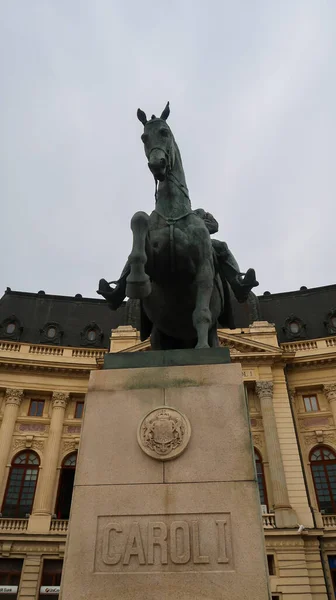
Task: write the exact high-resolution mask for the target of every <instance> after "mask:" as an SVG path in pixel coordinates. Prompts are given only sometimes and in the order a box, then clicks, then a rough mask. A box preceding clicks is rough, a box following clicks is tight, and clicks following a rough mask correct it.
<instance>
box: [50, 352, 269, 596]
mask: <svg viewBox="0 0 336 600" xmlns="http://www.w3.org/2000/svg"><path fill="white" fill-rule="evenodd" d="M219 351H220V349H219ZM188 352H189V351H188ZM190 352H191V354H192V353H194V354H197V351H194V350H193V351H190ZM151 354H152V353H151ZM153 354H156V353H153ZM213 355H214V353H213V351H209V354H208V355H205V360H206V359H207V358H208V362H209V360H210V359H211V357H212V356H213ZM126 356H127V355H125V361H126V363H127V360H132V361H133V367H132V368H126V369H122V368H120V362H119V363H118V367H119V368H118V369H113V368H112V369H110V370H103V371H97V372H93V373H92V374H91V378H90V384H89V392H88V394H87V398H86V406H85V416H84V425H83V432H82V438H81V444H80V450H79V457H78V466H77V473H76V481H75V489H74V495H73V501H72V510H71V519H70V528H69V536H68V543H67V550H66V557H65V563H64V570H63V579H62V585H61V596H60V597H61V599H62V600H89V599H90V600H91V599H92V598H94V599H95V600H123V599H124V600H157V599H158V598H159V599H160V600H169V599H173V598H174V600H176V599H177V598H178V599H181V600H182V599H183V600H197V599H199V600H201V599H202V600H224V599H225V598H230V600H245V599H246V600H247V599H248V600H268V599H269V598H270V595H269V590H268V577H267V566H266V560H265V550H264V538H263V530H262V521H261V512H260V501H259V495H258V489H257V484H256V480H255V471H254V464H253V458H252V446H251V439H250V433H249V427H248V415H247V408H246V402H245V396H244V389H243V384H242V375H241V367H240V365H230V364H211V365H209V364H203V365H202V364H197V365H192V364H189V365H188V366H155V367H148V366H143V367H142V368H136V367H135V366H134V364H136V358H135V357H134V356H133V357H132V359H127V358H126ZM217 356H219V355H217ZM109 360H110V366H112V363H113V359H112V358H111V356H110V358H109ZM117 360H118V361H120V360H121V357H120V355H119V357H118V359H117ZM141 360H143V358H142V359H141ZM197 360H198V362H199V357H198V359H197ZM111 361H112V363H111ZM190 362H192V357H191V359H190V361H189V363H190ZM214 362H218V361H217V360H215V361H214ZM156 364H158V363H156ZM170 364H174V361H173V363H170ZM175 364H176V363H175ZM177 364H178V363H177ZM156 409H159V410H156ZM170 409H172V410H170ZM141 424H142V425H141ZM189 424H190V439H189V438H188V436H189ZM188 439H189V441H188ZM140 444H141V446H142V447H141V446H140ZM148 452H149V454H151V456H149V455H148ZM179 452H181V453H180V454H179V455H177V454H178V453H179ZM156 455H157V458H153V457H152V456H156ZM173 456H174V458H172V457H173Z"/></svg>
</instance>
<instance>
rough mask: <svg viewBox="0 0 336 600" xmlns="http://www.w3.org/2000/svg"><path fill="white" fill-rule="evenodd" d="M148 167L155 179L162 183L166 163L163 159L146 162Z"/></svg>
mask: <svg viewBox="0 0 336 600" xmlns="http://www.w3.org/2000/svg"><path fill="white" fill-rule="evenodd" d="M148 167H149V170H150V171H151V172H152V173H153V175H154V177H156V179H158V180H159V181H164V179H165V177H166V172H167V161H166V159H165V158H159V159H156V160H150V161H149V162H148Z"/></svg>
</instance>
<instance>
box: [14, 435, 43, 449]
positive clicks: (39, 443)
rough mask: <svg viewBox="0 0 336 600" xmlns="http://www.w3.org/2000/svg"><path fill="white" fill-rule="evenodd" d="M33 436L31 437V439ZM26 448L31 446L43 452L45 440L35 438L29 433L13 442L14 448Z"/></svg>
mask: <svg viewBox="0 0 336 600" xmlns="http://www.w3.org/2000/svg"><path fill="white" fill-rule="evenodd" d="M30 438H31V439H30ZM24 448H31V449H32V450H39V451H40V452H42V450H43V448H44V441H43V440H34V439H33V436H30V435H27V436H25V437H21V438H17V439H15V440H14V442H13V450H14V451H16V450H21V449H22V450H23V449H24Z"/></svg>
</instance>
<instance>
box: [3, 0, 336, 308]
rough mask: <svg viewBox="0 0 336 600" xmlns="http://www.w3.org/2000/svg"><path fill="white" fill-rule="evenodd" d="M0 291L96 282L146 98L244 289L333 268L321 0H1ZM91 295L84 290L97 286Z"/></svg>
mask: <svg viewBox="0 0 336 600" xmlns="http://www.w3.org/2000/svg"><path fill="white" fill-rule="evenodd" d="M0 13H1V20H0V21H1V24H0V55H1V80H0V81H1V94H0V120H1V136H0V152H1V154H0V186H1V188H0V189H1V200H2V211H1V216H2V218H1V236H0V244H1V256H2V269H1V274H0V288H1V289H0V292H2V290H4V289H5V287H6V286H10V287H11V288H12V289H16V290H23V291H33V292H37V291H38V290H40V289H43V290H45V291H46V292H47V293H54V294H69V295H74V294H76V293H82V294H83V295H85V296H95V295H96V294H95V290H96V288H97V282H98V279H99V278H100V277H106V279H108V280H109V279H115V278H117V277H118V275H119V272H120V270H121V268H122V267H123V264H124V262H125V260H126V258H127V256H128V254H129V252H130V248H131V232H130V228H129V221H130V218H131V216H132V214H134V212H136V211H137V210H145V211H147V212H148V211H151V210H152V209H153V207H154V196H153V193H154V189H153V188H154V186H153V179H152V176H151V174H150V173H149V171H148V168H147V165H146V159H145V156H144V154H143V149H142V142H141V140H140V135H141V133H142V126H141V124H140V123H139V121H138V120H137V119H136V109H137V108H138V106H140V107H141V108H142V109H143V110H145V111H146V112H147V114H149V115H151V114H152V113H153V112H154V113H156V114H157V113H160V112H161V111H162V109H163V108H164V106H165V104H166V101H167V100H170V103H171V116H170V118H169V124H170V126H171V128H172V130H173V132H174V134H175V137H176V140H177V143H178V145H179V147H180V150H181V153H182V159H183V162H184V168H185V172H186V178H187V183H188V187H189V191H190V197H191V200H192V204H193V208H198V207H203V208H205V209H207V210H209V211H210V212H212V213H213V214H214V216H215V217H216V218H217V220H218V221H219V223H220V231H219V234H218V235H217V237H219V238H220V239H224V240H226V241H227V242H228V244H229V246H230V247H231V249H232V250H233V252H234V254H235V255H236V257H237V259H238V261H239V263H240V266H241V269H242V270H246V269H247V268H248V267H250V266H254V267H255V269H256V270H257V275H258V279H259V281H260V286H259V288H258V293H262V292H263V291H264V290H270V291H271V292H279V291H287V290H293V289H298V288H299V287H300V286H301V285H306V286H308V287H313V286H320V285H327V284H331V283H335V267H334V257H335V223H336V208H335V200H336V193H335V192H336V183H335V172H336V168H335V139H336V126H335V124H336V117H335V111H336V84H335V74H336V2H335V0H235V2H232V0H207V1H205V0H202V1H200V0H170V2H153V1H148V0H142V1H140V2H139V1H137V0H124V1H123V0H118V1H116V0H2V1H1V2H0ZM97 297H98V296H97Z"/></svg>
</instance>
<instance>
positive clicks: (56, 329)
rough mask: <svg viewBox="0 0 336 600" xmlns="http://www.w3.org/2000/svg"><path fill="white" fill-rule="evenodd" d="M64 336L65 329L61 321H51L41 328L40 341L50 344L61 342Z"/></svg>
mask: <svg viewBox="0 0 336 600" xmlns="http://www.w3.org/2000/svg"><path fill="white" fill-rule="evenodd" d="M62 337H63V331H62V329H61V326H60V324H59V323H55V322H52V323H51V322H49V323H46V324H45V325H44V327H43V328H42V329H40V341H41V342H42V343H43V342H47V343H49V344H60V343H61V341H62Z"/></svg>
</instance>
